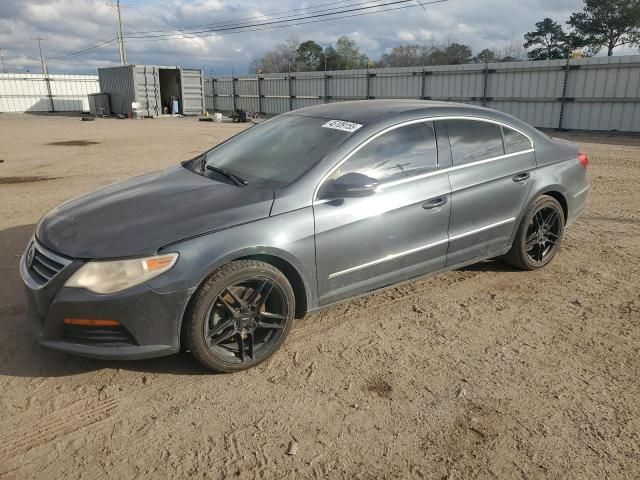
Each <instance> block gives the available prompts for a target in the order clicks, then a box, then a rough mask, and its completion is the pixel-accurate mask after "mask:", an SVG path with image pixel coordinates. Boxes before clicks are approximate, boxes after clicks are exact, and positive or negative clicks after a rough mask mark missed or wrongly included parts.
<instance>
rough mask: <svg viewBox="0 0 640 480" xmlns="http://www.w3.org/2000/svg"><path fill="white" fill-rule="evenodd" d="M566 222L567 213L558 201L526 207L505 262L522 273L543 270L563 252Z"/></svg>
mask: <svg viewBox="0 0 640 480" xmlns="http://www.w3.org/2000/svg"><path fill="white" fill-rule="evenodd" d="M564 222H565V219H564V211H563V210H562V206H561V205H560V203H558V201H557V200H556V199H555V198H553V197H549V196H547V195H542V196H540V197H538V198H536V199H535V200H534V201H533V202H531V204H530V205H529V206H528V207H527V210H526V211H525V213H524V216H523V217H522V222H521V223H520V226H519V227H518V231H517V233H516V236H515V238H514V240H513V245H512V246H511V250H509V252H508V253H507V254H506V255H505V257H504V258H505V260H507V262H509V263H510V264H511V265H513V266H514V267H517V268H520V269H522V270H535V269H538V268H542V267H544V266H545V265H547V264H548V263H549V262H550V261H551V260H552V259H553V257H555V255H556V254H557V253H558V250H559V249H560V242H561V241H562V236H563V234H564Z"/></svg>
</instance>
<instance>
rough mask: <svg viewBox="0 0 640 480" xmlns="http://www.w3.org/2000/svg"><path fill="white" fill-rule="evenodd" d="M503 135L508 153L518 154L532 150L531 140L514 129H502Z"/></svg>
mask: <svg viewBox="0 0 640 480" xmlns="http://www.w3.org/2000/svg"><path fill="white" fill-rule="evenodd" d="M502 135H503V137H504V150H505V152H506V153H517V152H522V151H523V150H529V149H530V148H531V142H530V141H529V139H528V138H527V137H525V136H524V135H522V134H521V133H519V132H516V131H515V130H514V129H512V128H509V127H502Z"/></svg>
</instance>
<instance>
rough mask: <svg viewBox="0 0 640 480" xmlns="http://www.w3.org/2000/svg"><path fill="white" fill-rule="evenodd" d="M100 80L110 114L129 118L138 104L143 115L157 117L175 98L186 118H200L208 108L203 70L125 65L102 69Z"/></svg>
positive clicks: (99, 71)
mask: <svg viewBox="0 0 640 480" xmlns="http://www.w3.org/2000/svg"><path fill="white" fill-rule="evenodd" d="M98 77H99V80H100V92H101V93H108V94H109V103H110V106H111V113H121V114H124V115H127V114H129V112H131V111H132V106H131V105H132V103H134V102H136V103H138V104H140V108H139V110H140V112H141V113H142V114H143V115H144V116H149V117H157V116H159V115H162V114H163V111H164V107H165V106H169V105H171V101H172V99H176V100H177V102H178V111H179V113H181V114H183V115H200V114H201V113H202V112H203V110H204V108H205V105H204V78H203V75H202V70H200V69H195V68H181V67H163V66H157V65H125V66H123V67H108V68H99V69H98Z"/></svg>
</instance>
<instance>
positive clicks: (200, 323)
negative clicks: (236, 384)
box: [184, 260, 295, 372]
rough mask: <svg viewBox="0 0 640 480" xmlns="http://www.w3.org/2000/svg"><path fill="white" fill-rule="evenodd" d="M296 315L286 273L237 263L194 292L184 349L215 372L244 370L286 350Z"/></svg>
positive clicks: (251, 263) (250, 262) (255, 263)
mask: <svg viewBox="0 0 640 480" xmlns="http://www.w3.org/2000/svg"><path fill="white" fill-rule="evenodd" d="M294 312H295V297H294V294H293V290H292V288H291V285H290V284H289V282H288V280H287V278H286V277H285V276H284V274H283V273H282V272H280V271H279V270H278V269H277V268H275V267H273V266H272V265H269V264H268V263H264V262H258V261H255V260H239V261H234V262H231V263H229V264H227V265H225V266H223V267H221V268H219V269H218V270H217V271H215V272H214V273H213V274H212V275H211V276H210V277H209V279H208V280H207V281H206V282H205V283H204V284H203V285H202V286H201V287H200V289H199V290H198V291H197V292H196V294H195V297H194V300H193V301H192V303H191V305H190V307H189V310H188V312H187V315H186V317H185V330H184V336H185V345H186V347H187V348H188V349H189V350H191V353H192V354H193V355H194V356H195V357H196V359H198V361H199V362H200V363H202V364H203V365H205V366H206V367H208V368H210V369H212V370H215V371H218V372H236V371H239V370H245V369H247V368H251V367H253V366H255V365H258V364H259V363H261V362H263V361H265V360H266V359H267V358H269V357H270V356H271V355H273V353H274V352H275V351H276V350H277V349H278V348H279V347H280V345H282V343H283V342H284V340H285V338H286V337H287V335H288V334H289V331H290V330H291V326H292V325H293V318H294Z"/></svg>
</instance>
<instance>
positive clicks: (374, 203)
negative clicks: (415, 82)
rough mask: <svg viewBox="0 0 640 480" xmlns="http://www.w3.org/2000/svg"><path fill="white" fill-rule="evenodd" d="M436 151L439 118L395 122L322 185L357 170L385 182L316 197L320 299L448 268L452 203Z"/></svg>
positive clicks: (333, 298) (324, 301) (323, 301)
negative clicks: (363, 190) (359, 191)
mask: <svg viewBox="0 0 640 480" xmlns="http://www.w3.org/2000/svg"><path fill="white" fill-rule="evenodd" d="M445 142H446V138H445ZM437 151H438V148H437V142H436V136H435V131H434V127H433V124H432V123H430V122H418V123H413V124H409V125H404V126H400V127H396V128H394V129H392V130H390V131H387V132H386V133H383V134H381V135H379V136H377V137H374V138H373V139H372V140H370V142H369V143H367V144H365V145H364V146H362V147H361V148H360V149H359V150H357V151H356V152H355V153H353V154H352V156H350V157H349V158H348V160H346V162H345V163H343V164H342V165H341V166H340V167H339V168H338V169H336V170H335V171H334V172H333V173H332V174H331V175H330V177H329V178H328V179H327V180H326V181H325V182H324V184H323V186H321V187H320V190H319V192H320V198H322V194H321V192H322V191H323V188H324V185H327V184H328V183H329V182H331V181H332V180H334V179H336V178H338V177H339V176H341V175H344V174H346V173H350V172H358V173H362V174H365V175H367V176H369V177H372V178H375V179H376V180H377V181H378V182H380V185H379V187H378V189H377V190H376V191H375V193H373V194H372V195H370V196H367V197H359V198H339V199H320V200H319V201H316V202H314V206H313V211H314V217H315V229H316V230H315V231H316V263H317V275H318V294H319V298H320V303H321V304H323V305H324V304H328V303H331V302H333V301H337V300H340V299H342V298H345V297H348V296H352V295H357V294H359V293H364V292H367V291H369V290H372V289H375V288H379V287H382V286H385V285H389V284H392V283H395V282H398V281H401V280H405V279H408V278H411V277H414V276H416V275H420V274H423V273H427V272H430V271H433V270H438V269H441V268H443V267H444V264H445V260H446V252H447V227H448V225H449V211H450V207H451V202H450V187H449V180H448V177H447V175H446V173H439V172H438V167H439V165H438V155H437ZM444 166H445V167H446V166H448V165H444Z"/></svg>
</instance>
